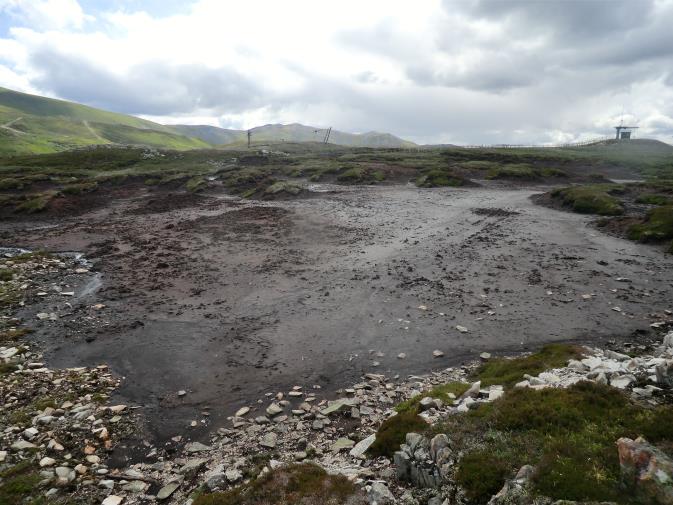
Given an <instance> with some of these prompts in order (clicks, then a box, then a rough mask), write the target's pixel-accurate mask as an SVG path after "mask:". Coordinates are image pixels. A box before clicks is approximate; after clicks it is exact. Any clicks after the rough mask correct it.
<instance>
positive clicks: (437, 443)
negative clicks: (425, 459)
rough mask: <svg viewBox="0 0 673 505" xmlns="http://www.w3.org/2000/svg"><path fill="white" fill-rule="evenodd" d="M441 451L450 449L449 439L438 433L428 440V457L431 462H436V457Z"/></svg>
mask: <svg viewBox="0 0 673 505" xmlns="http://www.w3.org/2000/svg"><path fill="white" fill-rule="evenodd" d="M443 449H450V444H449V437H447V436H446V435H445V434H444V433H440V434H439V435H435V436H434V437H433V438H432V440H430V457H431V458H432V460H433V461H435V462H437V456H438V454H440V451H442V450H443Z"/></svg>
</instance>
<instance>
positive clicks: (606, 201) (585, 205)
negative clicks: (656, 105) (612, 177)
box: [551, 184, 624, 216]
mask: <svg viewBox="0 0 673 505" xmlns="http://www.w3.org/2000/svg"><path fill="white" fill-rule="evenodd" d="M622 191H624V186H619V185H616V184H593V185H588V186H572V187H568V188H560V189H556V190H554V191H552V192H551V196H552V198H555V199H558V200H560V201H561V203H562V204H563V205H565V206H568V207H571V208H572V209H573V210H574V211H575V212H579V213H581V214H598V215H601V216H619V215H621V214H623V213H624V208H623V207H622V205H621V203H620V201H619V200H618V199H617V198H615V197H614V196H612V195H614V194H619V193H620V192H622Z"/></svg>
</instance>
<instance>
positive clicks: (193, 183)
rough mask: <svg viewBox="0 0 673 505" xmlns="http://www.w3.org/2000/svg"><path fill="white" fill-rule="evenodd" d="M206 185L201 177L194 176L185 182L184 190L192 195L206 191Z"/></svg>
mask: <svg viewBox="0 0 673 505" xmlns="http://www.w3.org/2000/svg"><path fill="white" fill-rule="evenodd" d="M207 184H208V183H207V182H206V180H205V179H204V178H203V177H201V176H195V177H192V178H191V179H189V180H188V181H187V183H186V184H185V188H187V191H191V192H192V193H198V192H199V191H202V190H204V189H206V186H207Z"/></svg>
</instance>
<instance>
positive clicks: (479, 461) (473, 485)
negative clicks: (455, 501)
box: [456, 451, 511, 503]
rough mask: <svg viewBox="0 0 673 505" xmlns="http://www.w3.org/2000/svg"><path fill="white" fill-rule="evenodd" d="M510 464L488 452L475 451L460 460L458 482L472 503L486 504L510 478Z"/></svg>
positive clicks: (457, 473) (457, 474)
mask: <svg viewBox="0 0 673 505" xmlns="http://www.w3.org/2000/svg"><path fill="white" fill-rule="evenodd" d="M510 473H511V468H510V465H509V464H508V462H507V461H506V460H504V459H502V458H501V457H499V456H497V455H496V456H494V454H493V453H491V452H487V451H475V452H471V453H469V454H467V455H465V456H464V457H463V458H462V459H461V460H460V465H459V466H458V470H457V472H456V482H457V483H458V484H459V485H460V486H461V487H462V488H463V489H465V491H466V495H467V498H468V500H470V502H472V503H486V502H487V501H488V500H489V499H490V498H491V496H493V495H494V494H496V493H497V492H498V491H500V489H501V488H502V484H503V482H504V481H505V480H506V479H507V478H508V477H509V475H510Z"/></svg>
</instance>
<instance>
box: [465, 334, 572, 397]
mask: <svg viewBox="0 0 673 505" xmlns="http://www.w3.org/2000/svg"><path fill="white" fill-rule="evenodd" d="M581 356H582V352H581V349H580V348H579V347H577V346H574V345H568V344H547V345H545V346H544V347H543V348H542V349H541V350H540V351H539V352H536V353H533V354H531V355H529V356H523V357H520V358H514V359H507V358H496V359H492V360H489V361H487V362H486V363H483V364H482V365H481V366H480V367H479V368H478V369H477V371H476V373H475V374H474V378H475V379H478V380H480V381H481V383H482V385H484V386H490V385H494V384H500V385H503V386H506V387H507V386H513V385H514V384H516V383H517V382H520V381H522V380H523V376H524V374H529V375H537V374H539V373H540V372H544V371H545V370H548V369H550V368H556V367H560V366H563V365H565V364H566V363H567V362H568V360H570V359H572V358H579V357H581Z"/></svg>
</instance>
